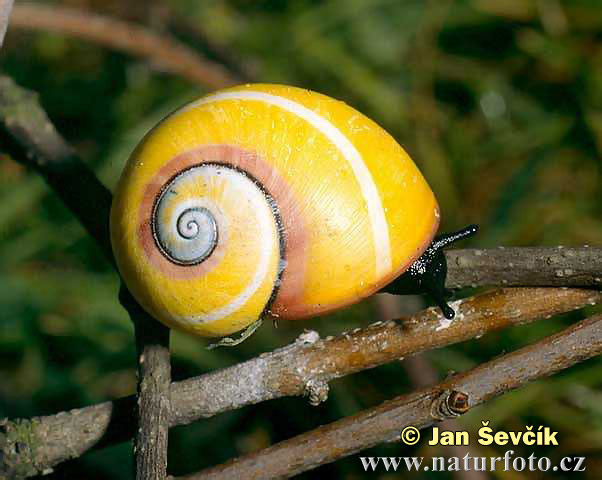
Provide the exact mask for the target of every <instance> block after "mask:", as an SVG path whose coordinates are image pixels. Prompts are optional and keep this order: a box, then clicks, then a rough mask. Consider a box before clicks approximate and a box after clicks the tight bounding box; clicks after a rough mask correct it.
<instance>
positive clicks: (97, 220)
mask: <svg viewBox="0 0 602 480" xmlns="http://www.w3.org/2000/svg"><path fill="white" fill-rule="evenodd" d="M0 145H1V146H2V147H3V148H5V149H7V151H8V152H9V153H10V154H11V156H12V157H13V158H14V159H15V160H17V161H19V162H20V163H22V164H24V165H27V166H31V167H33V168H35V169H36V170H37V171H38V173H40V175H41V176H42V177H43V178H44V179H45V180H46V182H47V183H48V184H49V185H50V186H51V187H52V188H53V189H54V190H55V191H56V192H57V193H58V195H59V196H60V197H61V199H62V200H63V202H64V203H65V204H66V206H67V207H68V208H69V209H71V211H72V212H73V213H74V214H75V216H76V217H77V218H78V219H79V220H80V222H81V223H82V224H83V225H84V226H85V227H86V229H87V230H88V232H89V233H90V234H91V235H92V237H93V238H95V239H96V241H97V242H98V243H99V245H100V247H101V248H102V250H103V252H104V254H105V256H106V257H107V258H108V259H109V260H110V261H111V262H113V263H114V260H113V254H112V250H111V242H110V236H109V211H110V208H111V193H110V192H109V191H108V190H107V189H106V188H105V187H104V185H102V184H101V183H100V182H99V181H98V179H97V178H96V176H95V175H94V173H93V172H92V170H90V169H89V168H88V167H87V166H86V165H85V164H84V163H83V162H82V161H81V160H80V159H79V157H77V155H76V154H75V152H74V151H73V150H72V148H71V147H70V146H69V145H68V144H67V142H65V140H64V139H63V138H62V137H61V136H60V135H59V134H58V132H57V131H56V130H55V128H54V126H53V125H52V123H51V122H50V120H49V119H48V117H47V116H46V113H45V112H44V110H43V109H42V108H41V107H40V105H39V103H38V99H37V96H36V95H35V94H33V93H31V92H29V91H27V90H25V89H22V88H20V87H19V86H17V85H16V84H15V83H14V82H13V81H12V80H11V79H10V78H7V77H3V76H0ZM120 299H121V300H122V304H123V305H124V307H125V308H126V310H127V311H128V313H129V314H130V318H131V319H132V321H133V322H134V326H135V334H136V345H137V351H138V373H139V375H138V409H137V416H136V418H137V420H138V430H137V433H136V442H135V458H136V474H137V478H140V479H161V480H163V479H164V478H165V476H166V474H167V430H168V428H169V427H168V421H169V385H170V382H171V376H170V364H169V329H167V328H166V327H164V326H163V325H161V324H160V323H158V322H156V321H155V320H154V319H152V318H151V317H150V316H149V315H148V314H147V313H146V312H144V310H143V309H142V308H141V307H140V306H139V305H138V304H137V303H136V302H135V301H134V300H133V299H132V298H131V296H130V295H129V293H128V292H127V290H125V288H122V295H120ZM34 422H35V420H34ZM21 426H22V425H21ZM4 430H5V432H4V434H0V436H1V437H2V438H0V446H1V447H2V449H1V451H2V452H5V451H6V449H7V448H8V449H9V450H10V449H11V448H13V449H14V451H15V452H22V451H23V450H24V449H23V448H20V447H19V446H20V445H23V442H22V441H21V440H19V439H20V434H19V435H17V437H14V436H13V438H16V439H18V440H17V443H14V444H13V445H12V446H7V443H6V441H7V440H6V439H8V438H11V434H14V433H15V432H16V431H18V432H21V431H23V429H18V430H15V429H14V428H13V429H10V428H7V427H6V425H4ZM25 444H26V445H27V446H28V447H27V448H28V449H30V450H32V449H33V446H34V444H27V443H25ZM33 450H36V449H33ZM11 465H15V468H14V469H13V468H12V466H11ZM21 469H23V471H25V472H29V471H33V470H32V466H31V465H17V464H15V463H14V462H13V461H12V460H11V459H10V458H4V457H3V458H2V460H0V472H3V471H5V470H6V471H9V472H15V474H16V475H17V474H19V472H20V471H21ZM34 470H35V469H34ZM38 471H44V469H42V470H38Z"/></svg>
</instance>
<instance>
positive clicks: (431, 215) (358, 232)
mask: <svg viewBox="0 0 602 480" xmlns="http://www.w3.org/2000/svg"><path fill="white" fill-rule="evenodd" d="M438 224H439V211H438V206H437V202H436V199H435V197H434V195H433V193H432V191H431V189H430V188H429V186H428V184H427V183H426V181H425V179H424V178H423V176H422V175H421V173H420V171H419V170H418V168H417V167H416V166H415V164H414V163H413V162H412V160H411V159H410V157H409V156H408V155H407V153H406V152H405V151H404V150H403V149H402V147H401V146H399V145H398V144H397V142H396V141H395V140H394V139H393V138H392V137H391V136H390V135H389V134H387V133H386V132H385V131H384V130H383V129H382V128H381V127H379V126H378V125H377V124H376V123H374V122H373V121H371V120H370V119H368V118H367V117H365V116H364V115H362V114H361V113H359V112H358V111H356V110H354V109H353V108H351V107H350V106H348V105H346V104H345V103H343V102H340V101H337V100H334V99H332V98H329V97H327V96H324V95H321V94H319V93H315V92H311V91H308V90H303V89H300V88H294V87H288V86H280V85H267V84H255V85H244V86H240V87H235V88H231V89H226V90H222V91H219V92H216V93H213V94H210V95H208V96H206V97H203V98H201V99H199V100H197V101H195V102H192V103H190V104H188V105H185V106H184V107H182V108H180V109H179V110H177V111H176V112H174V113H172V114H171V115H169V116H168V117H167V118H165V119H164V120H163V121H161V122H160V123H159V124H158V125H157V126H156V127H154V128H153V129H152V130H151V131H150V132H149V133H148V134H147V135H146V137H145V138H144V139H143V140H142V141H141V143H140V144H139V145H138V147H137V148H136V149H135V151H134V153H133V154H132V155H131V157H130V159H129V161H128V163H127V165H126V167H125V170H124V172H123V174H122V176H121V179H120V181H119V184H118V186H117V189H116V192H115V196H114V201H113V206H112V210H111V241H112V245H113V250H114V253H115V258H116V261H117V264H118V267H119V270H120V272H121V275H122V277H123V279H124V281H125V283H126V285H127V286H128V288H129V290H130V291H131V293H132V294H133V296H134V297H135V298H136V300H137V301H138V302H139V303H140V304H141V305H142V306H143V307H144V308H145V309H146V310H147V311H148V312H149V313H150V314H152V315H153V316H154V317H155V318H157V319H158V320H160V321H162V322H164V323H165V324H167V325H168V326H171V327H177V328H180V329H183V330H187V331H189V332H192V333H195V334H198V335H201V336H206V337H219V336H224V335H229V334H231V333H234V332H237V331H239V330H242V329H244V328H245V327H247V326H249V325H250V324H252V323H253V322H255V321H256V320H257V319H258V318H260V317H262V316H266V315H268V316H273V317H277V318H281V319H300V318H306V317H310V316H314V315H317V314H321V313H325V312H329V311H332V310H335V309H338V308H341V307H344V306H346V305H349V304H352V303H355V302H357V301H359V300H361V299H363V298H365V297H367V296H369V295H371V294H372V293H374V292H376V291H377V290H380V289H381V288H383V287H384V286H385V285H387V284H388V283H390V282H392V281H393V280H394V279H396V278H397V277H399V276H400V275H401V274H402V273H403V272H405V271H406V270H407V269H408V268H409V267H410V265H412V264H413V263H414V262H415V261H416V260H417V259H418V258H419V257H420V256H421V254H422V253H423V252H424V251H425V250H426V249H427V247H428V246H429V245H430V244H431V241H432V239H433V237H434V235H435V232H436V231H437V228H438Z"/></svg>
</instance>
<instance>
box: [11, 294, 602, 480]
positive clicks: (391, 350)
mask: <svg viewBox="0 0 602 480" xmlns="http://www.w3.org/2000/svg"><path fill="white" fill-rule="evenodd" d="M599 301H602V294H601V293H599V292H596V291H593V290H579V289H565V288H530V289H527V288H525V289H502V290H497V291H493V292H488V293H485V294H482V295H478V296H476V297H471V298H467V299H464V300H461V301H458V302H455V303H454V309H455V310H456V318H455V319H454V320H453V321H451V322H449V321H447V320H446V319H444V318H443V317H442V316H441V315H440V314H439V313H438V310H437V309H434V308H429V309H426V310H424V311H422V312H419V313H417V314H416V315H413V316H410V317H406V318H402V319H400V320H398V321H395V322H393V321H390V322H386V323H380V324H374V325H371V326H369V327H367V328H365V329H362V330H356V331H353V332H351V333H343V334H341V335H339V336H337V337H329V338H325V339H322V340H320V339H318V335H317V334H316V333H315V332H307V333H305V334H304V335H302V336H301V337H300V338H299V339H298V340H297V341H296V342H294V343H292V344H291V345H288V346H286V347H284V348H281V349H278V350H276V351H274V352H271V353H268V354H263V355H261V356H259V357H256V358H254V359H251V360H248V361H246V362H244V363H240V364H237V365H234V366H232V367H228V368H224V369H222V370H217V371H214V372H210V373H207V374H205V375H201V376H199V377H195V378H190V379H187V380H184V381H181V382H175V383H173V384H172V385H171V413H170V418H169V425H170V426H175V425H183V424H188V423H191V422H193V421H195V420H197V419H199V418H205V417H210V416H213V415H216V414H218V413H221V412H224V411H227V410H232V409H237V408H240V407H242V406H244V405H250V404H255V403H259V402H262V401H266V400H270V399H274V398H279V397H283V396H287V395H308V396H310V400H314V401H315V402H317V401H319V400H321V399H323V396H322V397H321V394H324V393H325V392H327V382H328V381H330V380H332V379H334V378H339V377H342V376H345V375H348V374H351V373H354V372H357V371H360V370H364V369H367V368H372V367H375V366H377V365H381V364H383V363H386V362H389V361H392V360H395V359H399V358H402V357H407V356H409V355H413V354H415V353H418V352H421V351H424V350H428V349H431V348H436V347H441V346H445V345H449V344H452V343H457V342H460V341H463V340H468V339H470V338H474V337H476V336H480V335H483V334H485V333H487V332H490V331H493V330H497V329H501V328H505V327H508V326H510V325H517V324H523V323H527V322H531V321H534V320H536V319H537V318H542V317H547V316H550V315H555V314H558V313H561V312H566V311H569V310H573V309H577V308H581V307H583V306H586V305H589V304H593V303H595V302H599ZM312 397H313V398H312ZM134 404H135V398H134V397H128V398H125V399H120V400H117V401H114V402H104V403H101V404H98V405H93V406H90V407H85V408H80V409H76V410H71V411H69V412H62V413H59V414H56V415H50V416H46V417H37V418H34V419H30V420H14V421H7V422H5V425H4V434H2V433H0V446H1V445H2V444H3V441H2V437H4V439H5V440H4V446H3V447H2V451H3V452H4V456H3V458H4V460H3V462H4V465H3V466H2V463H1V462H0V471H2V470H1V468H4V469H8V468H12V469H22V470H26V469H27V468H29V470H26V471H33V472H42V471H44V470H45V469H48V468H51V467H52V466H53V465H56V464H58V463H60V462H62V461H64V460H67V459H69V458H74V457H78V456H80V455H81V454H83V453H84V452H86V451H87V450H89V449H91V448H93V447H96V446H105V445H107V444H109V443H114V442H118V441H124V440H126V439H128V438H131V437H132V436H133V435H134V425H133V424H132V420H131V414H132V408H133V407H132V405H134ZM19 432H20V433H19ZM23 438H25V439H26V440H25V441H24V440H23ZM19 442H22V443H23V444H24V445H35V449H29V448H18V447H17V444H18V443H19Z"/></svg>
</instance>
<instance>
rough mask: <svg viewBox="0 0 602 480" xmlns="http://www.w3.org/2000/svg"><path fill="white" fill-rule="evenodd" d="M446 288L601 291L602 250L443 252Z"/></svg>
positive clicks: (513, 249) (532, 249)
mask: <svg viewBox="0 0 602 480" xmlns="http://www.w3.org/2000/svg"><path fill="white" fill-rule="evenodd" d="M445 256H446V258H447V265H448V275H447V280H446V282H445V286H446V287H447V288H459V287H467V286H483V285H499V286H507V287H530V286H538V287H561V286H562V287H574V286H579V287H597V288H600V287H602V248H592V247H578V248H573V247H498V248H488V249H487V248H486V249H467V250H448V251H447V252H445Z"/></svg>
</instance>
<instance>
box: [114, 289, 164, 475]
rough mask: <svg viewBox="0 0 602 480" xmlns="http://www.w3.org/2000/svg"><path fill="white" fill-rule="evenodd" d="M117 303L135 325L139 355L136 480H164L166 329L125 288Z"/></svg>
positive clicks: (135, 455) (135, 450) (135, 456)
mask: <svg viewBox="0 0 602 480" xmlns="http://www.w3.org/2000/svg"><path fill="white" fill-rule="evenodd" d="M120 300H121V303H122V304H123V305H124V306H125V308H126V309H127V311H128V313H129V314H130V318H131V319H132V321H133V322H134V327H135V333H136V350H137V352H138V395H137V398H138V408H137V410H136V414H137V425H138V429H137V430H136V434H135V435H134V460H135V466H136V478H137V479H138V480H164V479H165V478H166V476H167V434H168V431H169V419H170V392H169V387H170V384H171V370H170V360H169V329H167V328H165V327H163V326H162V325H161V324H159V323H158V322H156V321H155V320H154V319H153V318H151V317H150V316H149V315H148V313H146V312H145V311H144V310H142V309H141V308H140V306H139V305H138V304H137V303H136V302H135V301H134V300H133V299H132V297H131V296H130V295H129V293H128V292H127V290H125V288H122V289H121V293H120Z"/></svg>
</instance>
